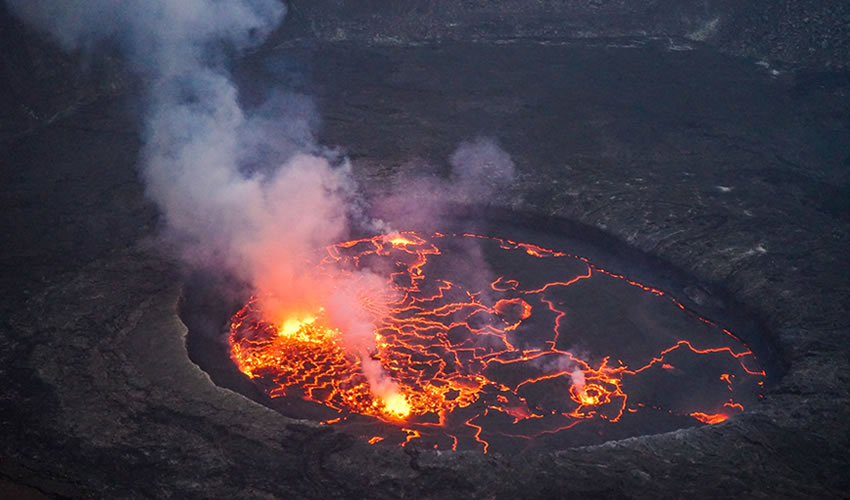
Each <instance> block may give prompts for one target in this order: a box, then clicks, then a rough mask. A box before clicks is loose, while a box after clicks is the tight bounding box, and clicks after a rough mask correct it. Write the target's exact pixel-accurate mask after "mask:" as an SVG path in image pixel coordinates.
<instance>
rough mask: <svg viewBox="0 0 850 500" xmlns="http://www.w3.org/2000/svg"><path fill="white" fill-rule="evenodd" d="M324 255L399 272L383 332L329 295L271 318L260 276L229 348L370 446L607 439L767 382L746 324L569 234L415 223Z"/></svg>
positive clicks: (373, 296) (724, 405)
mask: <svg viewBox="0 0 850 500" xmlns="http://www.w3.org/2000/svg"><path fill="white" fill-rule="evenodd" d="M312 265H314V266H315V269H316V272H319V273H321V272H322V271H323V269H328V268H331V267H332V268H334V269H344V270H346V272H348V273H350V277H351V280H352V281H353V282H354V283H355V285H354V286H357V285H356V283H357V282H358V279H359V278H358V276H359V274H358V273H360V272H362V271H364V270H368V271H369V272H370V273H373V274H374V273H376V272H382V273H383V275H384V278H385V280H386V287H384V288H380V289H376V288H374V286H373V285H369V286H366V285H364V286H363V287H362V288H361V289H360V290H359V293H360V299H361V301H362V303H363V306H364V308H365V309H366V310H368V311H371V316H372V323H373V324H374V345H373V347H372V348H371V349H370V350H369V351H368V352H358V351H356V350H354V349H352V348H351V346H350V342H346V339H345V332H341V331H339V330H337V329H334V328H332V327H330V326H328V321H327V318H326V317H325V312H324V309H320V310H317V311H315V314H312V315H310V316H308V317H304V316H303V315H302V316H296V315H295V313H294V312H293V313H292V316H291V317H289V318H287V319H285V320H279V321H273V320H271V319H269V315H267V314H264V309H263V304H264V300H263V296H262V292H260V293H258V295H256V296H254V297H252V299H251V300H250V301H249V302H248V303H247V304H246V305H245V306H244V307H243V308H242V309H241V310H239V311H238V312H237V313H236V314H235V315H234V316H233V318H232V319H231V326H230V336H229V343H230V356H231V358H232V359H233V361H234V362H235V363H236V365H237V366H238V368H239V370H240V371H241V372H242V373H244V374H245V375H247V376H248V377H250V378H251V379H252V380H253V381H254V382H255V383H256V384H257V385H258V386H259V387H261V388H262V389H263V391H264V392H265V394H267V395H268V396H269V397H270V398H273V399H277V398H280V399H283V400H289V401H293V402H294V401H301V403H300V405H301V406H300V407H301V408H302V414H301V415H298V414H297V413H298V412H297V411H296V415H293V416H300V417H304V416H306V415H308V414H309V415H310V416H311V417H312V418H314V419H317V420H320V421H322V422H323V423H325V424H329V425H333V426H334V427H336V428H338V429H340V430H344V431H345V432H348V433H351V434H354V435H358V436H360V437H362V438H363V439H366V440H368V442H369V443H370V444H377V443H383V444H396V445H402V446H405V445H407V444H409V443H411V442H413V443H416V445H417V446H421V447H427V448H434V449H451V450H458V449H477V450H480V451H483V452H485V453H486V452H488V451H493V450H496V451H500V452H511V451H519V450H524V449H532V448H542V449H558V448H564V447H570V446H577V445H584V444H592V443H599V442H603V441H608V440H612V439H621V438H625V437H628V436H634V435H643V434H652V433H659V432H665V431H669V430H674V429H678V428H682V427H691V426H694V425H702V424H714V423H718V422H722V421H724V420H726V419H727V418H729V417H730V416H733V415H736V414H738V413H740V412H742V411H743V410H744V408H745V407H746V406H748V405H751V404H753V403H755V402H756V401H757V400H758V398H759V397H760V392H761V390H762V388H763V385H764V379H765V372H764V370H763V369H762V367H761V366H760V363H759V362H758V361H757V360H756V358H755V356H754V355H753V353H752V351H751V350H750V349H749V348H748V347H747V346H746V345H745V344H744V343H743V342H741V340H740V339H738V338H737V337H736V336H735V334H734V333H733V332H731V331H730V330H728V329H725V328H723V327H721V326H719V325H717V324H715V323H714V322H713V321H711V320H708V319H705V318H703V317H701V316H699V315H698V314H697V313H695V312H693V311H691V310H689V309H688V308H687V307H686V306H684V305H683V304H682V303H681V302H680V301H679V300H677V299H676V298H674V297H673V296H671V295H670V294H668V293H665V292H664V291H662V290H659V289H656V288H653V287H650V286H646V285H644V284H641V283H639V282H637V281H634V280H630V279H629V278H628V277H626V276H623V275H621V274H617V273H616V272H613V271H609V270H607V269H603V268H601V267H598V266H597V265H595V264H594V263H593V262H591V260H589V259H587V258H585V257H581V256H576V255H572V254H569V253H565V252H562V251H559V250H553V249H547V248H543V247H541V246H537V245H535V244H531V243H522V242H517V241H512V240H509V239H502V238H495V237H487V236H480V235H476V234H470V233H459V234H442V233H433V234H425V233H414V232H405V233H395V234H392V235H379V236H375V237H371V238H364V239H359V240H352V241H347V242H343V243H339V244H337V245H333V246H330V247H328V248H327V249H326V252H322V253H320V254H319V255H317V256H316V257H315V258H314V259H313V264H312ZM278 316H279V315H278ZM375 363H378V364H379V365H380V368H381V370H382V374H381V378H379V379H375V378H374V377H369V376H368V375H367V373H366V372H368V371H370V370H371V371H374V368H370V366H373V365H375ZM294 404H295V405H296V406H297V405H298V404H299V403H297V402H296V403H294ZM305 405H308V406H305ZM308 407H309V411H307V412H304V410H303V409H304V408H308Z"/></svg>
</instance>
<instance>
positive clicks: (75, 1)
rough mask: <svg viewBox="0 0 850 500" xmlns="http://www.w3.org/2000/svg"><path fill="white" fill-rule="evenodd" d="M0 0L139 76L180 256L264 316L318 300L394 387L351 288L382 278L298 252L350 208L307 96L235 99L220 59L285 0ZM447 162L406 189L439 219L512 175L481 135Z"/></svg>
mask: <svg viewBox="0 0 850 500" xmlns="http://www.w3.org/2000/svg"><path fill="white" fill-rule="evenodd" d="M6 1H7V3H8V6H9V7H10V10H11V11H12V12H13V13H15V14H16V15H17V16H19V17H20V18H21V19H23V20H24V21H25V22H27V23H29V24H30V25H31V26H33V27H34V28H36V29H37V30H40V31H42V32H43V33H45V34H47V35H49V36H51V37H52V38H53V39H54V40H55V41H56V42H58V43H59V44H60V46H61V47H62V48H64V49H65V50H68V51H81V52H83V53H86V54H88V55H90V56H93V55H95V54H96V53H97V50H98V49H99V48H100V46H101V45H105V44H107V43H110V44H114V45H115V46H116V47H118V48H119V49H120V51H121V52H122V53H123V54H124V56H125V59H126V61H127V62H128V64H129V65H130V67H131V69H132V70H133V71H134V72H136V74H137V75H138V76H139V78H140V79H141V81H142V82H143V83H144V84H145V89H146V95H145V104H146V106H145V110H146V111H145V126H144V128H143V137H142V138H143V143H144V145H143V150H142V154H141V161H140V167H141V176H142V178H143V179H144V180H145V185H146V190H147V194H148V196H149V197H150V198H151V199H152V200H153V201H154V202H156V204H157V205H158V206H159V208H160V209H161V211H162V213H163V216H164V219H165V225H166V231H165V232H166V234H165V236H166V238H167V239H168V240H170V241H171V242H174V243H177V245H175V246H176V247H177V248H179V249H180V250H179V251H180V254H181V257H182V258H183V259H184V260H185V261H186V262H187V263H189V264H190V265H192V266H194V267H201V268H209V269H215V270H220V271H223V270H226V271H229V272H230V273H231V274H233V275H235V276H236V277H238V278H240V279H242V280H244V281H246V282H248V283H250V284H251V285H252V286H253V287H254V288H255V289H257V290H261V291H263V292H264V296H265V297H267V298H265V299H264V300H265V302H264V304H263V309H264V311H266V312H267V313H268V314H270V317H269V318H268V319H270V320H271V321H274V322H280V321H283V320H286V319H291V316H292V315H295V316H296V317H297V316H298V315H303V317H307V316H310V315H313V314H315V311H316V310H317V309H319V308H320V307H325V308H326V309H327V318H328V320H329V321H330V323H331V326H333V327H336V328H338V329H339V330H341V331H343V332H345V338H344V342H345V343H346V345H347V347H348V348H349V349H350V350H351V351H352V352H354V353H356V354H357V355H358V356H359V357H360V359H361V361H362V363H361V364H362V366H363V368H364V372H365V373H366V375H367V377H368V378H369V380H370V384H371V387H372V388H373V391H375V392H376V395H378V396H381V397H384V396H386V395H387V394H391V393H393V392H394V391H396V389H397V388H396V387H395V384H394V383H393V382H392V381H391V380H390V379H388V378H387V377H386V376H385V374H384V373H383V370H382V369H381V367H380V365H378V364H377V363H376V362H374V361H373V360H372V359H371V358H370V351H372V350H373V349H374V342H375V338H374V334H373V333H372V332H373V325H372V318H374V317H375V315H376V314H378V315H379V314H380V311H374V310H372V311H368V312H367V311H365V310H364V308H363V305H362V300H361V295H362V294H363V293H364V292H363V290H374V289H375V288H376V287H384V288H386V283H385V282H384V281H382V280H380V279H378V278H376V277H375V276H373V275H370V274H369V273H362V272H361V273H357V274H356V275H353V274H352V273H351V272H350V270H340V271H339V272H338V273H337V274H331V275H328V274H323V275H320V276H318V275H316V274H315V273H311V272H310V267H309V266H306V265H305V264H304V263H303V262H302V257H301V256H302V255H305V254H308V253H309V252H312V251H315V249H317V248H321V247H324V246H326V245H329V244H331V243H335V242H338V241H340V240H342V239H344V238H345V237H346V236H347V233H348V230H349V228H348V221H349V220H350V219H351V218H352V217H359V216H360V215H362V214H360V211H361V210H362V207H361V205H360V204H358V203H353V200H354V199H355V197H356V185H355V182H354V180H353V178H352V175H351V168H350V165H349V164H348V162H347V161H345V160H339V159H338V158H336V157H334V156H333V155H329V154H322V153H321V152H322V151H323V150H322V148H321V147H319V146H318V145H317V144H316V143H315V141H314V136H313V128H314V127H315V123H316V121H317V120H316V116H315V112H314V109H313V106H312V104H311V102H310V101H309V99H307V98H304V97H303V96H297V95H292V94H285V93H282V92H278V93H277V94H275V95H274V96H273V98H272V99H270V100H269V101H268V102H267V103H266V104H265V105H264V106H261V107H260V108H258V109H257V110H254V111H250V112H249V111H246V110H245V109H244V108H243V107H242V106H241V105H240V101H239V93H238V89H237V88H236V86H235V84H234V82H233V79H232V78H231V74H230V72H229V70H228V62H229V57H228V56H229V55H232V54H234V53H238V52H239V51H242V50H244V49H247V48H250V47H254V46H257V45H259V44H260V43H262V42H263V41H264V40H265V38H266V37H267V36H268V35H269V34H270V33H271V32H272V30H274V29H275V27H276V26H277V25H278V24H279V23H280V22H281V20H282V19H283V17H284V15H285V13H286V8H285V6H284V5H283V4H282V3H281V2H280V1H279V0H123V1H116V0H44V1H33V0H6ZM450 163H451V165H452V173H451V178H450V179H449V181H448V183H444V182H436V181H435V182H434V183H432V184H430V185H427V183H422V184H423V185H426V186H427V187H426V189H424V190H420V191H418V192H421V193H425V197H426V198H427V202H428V203H427V206H426V207H423V206H422V205H421V204H420V205H417V209H416V213H418V214H425V216H427V217H433V218H439V215H441V213H440V209H439V208H438V207H441V206H443V205H444V204H445V202H446V201H449V202H451V201H454V202H480V201H481V200H483V199H485V198H486V197H487V196H489V195H490V194H491V192H492V190H493V189H494V188H495V186H497V185H501V184H504V183H506V182H509V181H510V180H511V179H512V178H513V175H514V174H513V163H512V161H511V160H510V157H509V156H508V155H507V154H506V153H504V151H502V150H501V149H500V148H499V147H498V146H497V145H496V144H495V143H494V142H493V141H490V140H486V139H478V140H476V141H473V142H470V143H463V144H461V146H460V147H459V148H458V150H457V151H456V152H455V153H454V154H453V155H452V156H451V158H450ZM408 196H409V193H405V194H402V195H398V196H397V197H396V199H390V200H388V201H387V204H388V206H390V207H391V208H392V205H393V204H396V205H397V206H396V207H395V209H394V210H391V211H394V212H395V213H399V212H403V210H400V207H401V206H402V205H404V206H411V205H410V200H409V198H408V199H404V198H405V197H408ZM402 200H404V201H402ZM428 207H430V210H429V209H428ZM396 220H399V221H400V222H404V223H409V222H411V220H410V218H409V217H407V218H405V217H400V218H398V217H397V218H396ZM413 222H415V221H413ZM381 294H383V295H384V296H387V295H386V290H383V291H382V292H381ZM276 315H279V316H276ZM284 315H285V316H287V317H284Z"/></svg>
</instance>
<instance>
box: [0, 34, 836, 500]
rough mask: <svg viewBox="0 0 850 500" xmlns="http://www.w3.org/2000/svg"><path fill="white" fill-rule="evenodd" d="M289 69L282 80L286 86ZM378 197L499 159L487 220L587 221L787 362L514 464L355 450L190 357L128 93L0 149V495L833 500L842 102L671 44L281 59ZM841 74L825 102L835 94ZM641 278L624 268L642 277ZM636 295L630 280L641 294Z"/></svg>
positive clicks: (416, 50)
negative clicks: (727, 300) (723, 391)
mask: <svg viewBox="0 0 850 500" xmlns="http://www.w3.org/2000/svg"><path fill="white" fill-rule="evenodd" d="M281 68H286V69H287V71H280V69H281ZM237 74H238V75H239V78H240V80H242V81H243V83H244V86H243V88H244V99H245V100H246V101H248V102H250V101H251V100H252V99H255V98H257V97H258V96H259V94H260V88H259V87H256V86H254V85H252V84H251V83H252V82H255V81H261V80H268V79H271V80H275V79H276V81H278V83H280V84H281V85H285V86H287V87H289V88H291V89H295V90H303V91H309V92H310V93H312V94H314V95H316V97H317V102H318V107H319V110H320V113H321V116H322V117H323V120H324V121H323V124H322V126H321V129H320V130H321V142H322V143H324V144H329V145H338V146H340V147H341V148H343V149H344V150H345V152H347V154H348V155H349V156H350V157H351V158H352V159H353V162H354V168H355V171H356V173H357V176H358V178H359V179H360V180H361V184H362V186H363V187H364V189H365V191H366V194H367V195H368V196H370V197H373V198H374V197H378V196H380V195H381V193H384V192H387V191H389V190H390V189H391V188H392V185H393V183H394V182H396V180H397V179H398V178H399V177H398V176H399V175H403V174H405V173H407V172H409V171H411V170H417V171H421V165H422V164H423V163H428V164H431V165H434V166H435V168H434V173H435V174H439V173H440V168H441V165H445V161H446V158H447V157H448V155H449V154H450V153H451V151H452V150H453V149H454V148H455V146H456V145H457V143H458V142H459V141H461V140H465V139H470V138H474V137H476V136H478V135H488V136H492V137H495V138H496V139H497V140H498V141H499V142H500V143H501V145H502V147H503V148H504V149H505V150H506V151H508V152H509V153H510V154H511V155H512V156H513V158H514V160H515V162H516V164H517V168H518V170H519V171H520V179H519V181H518V182H516V183H515V185H514V186H513V187H512V188H511V189H509V190H506V191H504V192H501V193H500V194H499V195H497V196H494V197H493V198H492V199H491V200H489V203H490V205H491V206H492V207H493V208H499V209H508V210H515V211H520V212H527V213H536V214H540V215H543V216H558V217H563V218H566V219H571V220H574V221H577V222H579V223H582V224H586V225H588V226H592V227H596V228H598V229H600V230H602V231H604V232H605V233H607V234H610V235H612V236H613V237H616V238H618V239H620V240H622V241H624V242H626V243H628V244H629V245H631V246H633V247H635V248H637V249H639V250H641V251H644V252H647V253H649V254H653V255H655V256H657V257H658V258H660V259H663V260H664V261H667V262H668V263H670V264H671V265H672V266H675V267H677V268H681V269H684V270H687V271H688V273H690V274H691V275H693V276H695V277H696V279H697V282H695V283H693V284H690V286H692V288H691V289H692V290H695V289H700V290H704V291H706V293H708V295H707V296H706V297H710V296H711V294H712V293H714V290H721V289H722V290H728V292H729V294H730V296H731V298H732V299H734V300H736V301H738V302H740V303H742V304H743V305H744V306H745V307H747V308H748V309H749V310H751V311H752V312H753V313H754V314H755V315H757V316H758V317H759V318H761V319H762V320H763V322H764V324H765V327H766V329H767V331H769V332H771V333H772V335H774V338H773V341H775V343H776V345H777V346H778V350H777V352H776V353H775V356H776V359H777V363H778V364H780V365H782V366H783V367H785V368H787V372H786V374H785V376H784V377H783V378H782V379H781V380H777V381H774V382H773V383H772V384H769V385H768V387H767V390H766V391H765V397H764V399H763V400H762V401H761V402H760V403H758V404H755V405H753V406H752V407H751V408H747V412H745V413H743V414H741V415H738V416H736V417H734V418H731V419H729V420H727V421H726V422H723V423H721V424H717V425H712V426H704V427H700V428H694V429H685V430H679V431H674V432H671V433H667V434H661V435H655V436H647V437H637V438H630V439H626V440H622V441H614V442H608V443H604V444H601V445H596V446H591V447H586V448H574V449H567V450H562V451H555V452H536V453H530V454H526V455H522V456H502V455H498V454H495V453H494V454H488V455H482V454H481V453H480V452H477V451H472V452H458V453H438V452H434V451H429V450H425V449H415V448H408V449H402V448H400V447H398V448H395V447H386V448H384V447H374V446H371V445H369V444H367V443H366V442H364V441H360V440H356V439H353V438H351V437H350V436H347V435H345V434H343V433H339V432H335V431H333V430H331V429H329V428H327V427H324V426H319V425H314V424H311V423H308V422H306V421H295V420H292V419H289V418H286V417H284V416H282V415H280V414H278V413H276V412H273V411H271V410H269V409H267V408H265V407H263V406H261V405H259V404H257V403H255V402H253V401H251V400H249V399H247V398H245V397H243V396H241V395H239V394H236V393H234V392H232V391H230V390H227V389H222V388H220V387H218V386H216V385H215V384H214V383H213V382H212V381H211V380H210V378H209V377H208V376H207V375H206V373H204V372H203V371H201V370H200V369H199V368H198V367H197V366H196V365H195V364H193V363H192V362H191V361H190V360H189V359H188V357H187V353H186V347H185V334H186V328H185V326H184V325H183V324H182V323H181V321H180V320H179V318H178V316H177V311H178V302H179V300H180V296H181V291H182V287H183V283H184V276H183V274H182V273H181V272H180V270H179V269H178V268H177V266H176V265H175V263H174V262H172V261H170V260H169V259H168V258H167V257H164V256H162V254H161V253H160V252H159V251H158V250H157V248H156V244H155V239H154V238H153V236H154V235H155V234H156V228H157V224H158V221H157V216H156V212H155V210H154V208H153V207H152V205H151V204H150V203H149V202H147V201H145V199H144V193H143V187H142V186H141V184H140V182H139V181H138V179H137V174H136V170H135V162H136V155H137V153H138V149H139V139H138V137H139V135H138V128H137V127H138V125H137V124H138V116H137V112H136V109H135V107H134V106H133V105H132V104H131V102H132V98H131V96H126V97H125V98H123V99H115V100H110V101H101V102H95V103H93V104H91V105H89V106H87V107H85V108H84V109H82V110H81V111H79V112H78V113H76V114H74V115H71V116H68V117H66V118H63V119H60V120H57V121H55V122H54V123H52V124H50V125H49V126H46V127H44V128H41V129H38V130H36V131H33V132H32V133H30V134H28V135H25V136H22V137H20V138H18V139H16V140H15V141H14V142H12V143H10V144H7V145H5V146H4V149H3V151H2V154H0V163H2V165H3V168H2V169H0V186H2V188H0V189H2V193H3V196H2V204H3V206H2V208H3V212H4V217H3V218H2V221H1V222H0V224H2V232H3V234H4V235H5V236H6V239H5V241H6V244H5V245H4V246H3V247H2V250H0V265H2V269H3V280H0V287H2V292H3V297H4V298H5V300H4V302H3V304H2V306H0V308H2V311H3V315H2V323H0V324H2V330H1V331H0V343H1V344H0V345H2V349H0V373H2V376H3V379H4V384H5V385H4V391H3V392H2V394H0V432H2V436H3V439H2V447H0V457H2V462H0V488H6V490H7V491H15V492H16V493H20V495H19V496H23V495H29V496H30V497H31V498H43V497H45V496H48V497H49V496H66V497H84V496H98V497H142V498H143V497H156V498H163V497H169V496H170V497H176V498H210V497H227V498H258V497H260V498H262V497H317V498H319V497H320V498H334V497H370V498H394V497H400V496H408V497H416V498H429V497H430V498H437V497H439V498H445V497H464V498H469V497H495V498H509V497H516V496H523V497H532V496H538V497H546V496H549V497H551V496H568V495H576V494H584V495H591V496H600V497H606V498H612V497H630V498H631V497H658V496H669V495H671V494H672V492H675V494H676V495H677V496H687V495H689V494H695V495H698V496H702V497H705V496H714V497H720V496H729V495H739V496H746V497H775V496H777V495H779V496H784V497H811V496H816V495H821V496H824V495H825V496H839V495H842V494H844V492H846V491H847V488H848V487H850V484H848V479H847V478H846V475H845V474H844V471H846V468H847V466H848V465H850V457H848V452H847V451H846V450H847V449H848V447H850V433H848V426H847V421H848V418H850V401H848V395H849V394H850V391H849V390H848V382H850V380H848V377H849V376H850V366H848V365H849V364H850V363H848V359H850V356H848V354H850V353H848V344H847V342H846V339H845V337H846V335H847V333H848V330H850V320H848V319H847V315H846V312H847V304H848V295H850V287H848V285H847V283H846V276H847V275H848V271H850V263H848V261H847V258H846V256H847V255H850V233H848V230H850V205H848V201H847V200H848V199H850V196H849V195H848V194H850V177H848V173H849V172H850V121H848V119H847V116H848V110H850V98H848V92H850V89H848V88H847V87H846V85H845V84H842V83H841V82H842V81H843V80H836V81H831V80H829V79H826V80H824V79H822V78H814V79H812V78H807V77H806V75H803V74H793V73H782V72H772V71H771V70H770V68H764V67H762V66H758V65H756V64H755V63H754V62H753V61H748V60H743V59H734V58H729V57H726V56H722V55H718V54H716V53H714V52H711V51H708V50H703V49H700V48H698V47H696V48H694V47H691V46H689V45H687V44H676V43H667V42H666V41H665V42H660V41H658V40H654V41H653V40H610V41H594V42H587V43H582V44H535V43H532V42H514V43H506V44H498V43H489V44H474V43H472V44H462V43H453V44H443V45H433V46H430V45H423V46H404V47H402V46H390V45H384V46H366V45H354V44H345V43H339V44H322V45H311V46H298V45H290V46H281V47H278V48H274V49H264V50H262V51H258V52H256V53H254V54H252V55H251V56H249V57H248V58H246V59H244V60H242V61H241V64H240V67H239V69H238V72H237ZM842 85H844V86H842ZM636 278H640V277H639V276H636ZM647 284H649V285H651V284H652V283H651V282H648V283H647Z"/></svg>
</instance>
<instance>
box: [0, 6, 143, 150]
mask: <svg viewBox="0 0 850 500" xmlns="http://www.w3.org/2000/svg"><path fill="white" fill-rule="evenodd" d="M128 83H129V82H128V78H127V75H126V73H125V71H124V69H123V67H122V64H121V62H120V61H119V60H118V59H116V58H114V57H108V56H104V55H103V54H101V55H99V56H98V57H97V59H89V58H86V57H83V56H81V55H79V54H77V55H74V56H70V55H68V54H64V53H62V52H61V51H59V50H58V49H57V47H56V46H55V45H54V44H53V43H51V42H49V41H46V40H44V39H42V38H41V37H40V36H39V35H38V34H37V33H34V32H33V31H32V30H30V29H28V28H26V27H25V26H24V25H23V24H22V23H21V22H20V21H19V20H18V19H16V18H15V17H13V16H12V15H11V13H9V11H8V9H7V7H6V4H5V2H0V144H3V142H5V141H7V140H9V139H10V138H13V137H15V136H18V135H21V134H23V133H26V132H28V131H31V130H33V129H35V128H37V127H39V126H44V125H49V124H50V123H52V122H54V121H56V120H57V119H60V118H62V117H64V116H67V115H68V114H70V113H72V112H74V111H75V110H77V109H78V108H79V107H80V106H81V105H82V104H85V103H88V102H92V101H93V100H95V99H96V98H97V97H98V96H110V95H112V96H114V95H116V94H117V93H119V92H121V91H125V90H126V87H127V85H128Z"/></svg>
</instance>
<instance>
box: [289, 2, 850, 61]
mask: <svg viewBox="0 0 850 500" xmlns="http://www.w3.org/2000/svg"><path fill="white" fill-rule="evenodd" d="M290 7H291V11H290V16H289V18H288V20H287V21H286V24H285V29H284V30H283V31H281V32H280V33H279V36H281V37H292V36H296V37H297V36H303V37H308V38H320V39H323V40H359V41H364V42H377V43H411V42H423V41H435V40H479V41H483V40H489V41H494V40H501V41H505V40H516V39H537V40H547V41H550V42H557V41H559V40H564V39H574V38H618V37H635V36H639V37H656V38H660V39H669V40H668V43H670V44H676V43H686V42H682V41H678V42H676V41H674V39H685V40H688V41H693V42H705V43H708V44H709V45H713V46H716V47H719V48H720V49H721V50H724V51H726V52H728V53H732V54H737V55H746V56H749V57H755V58H759V59H766V60H770V61H777V62H781V63H785V64H792V65H797V66H803V67H814V68H843V67H847V66H848V65H850V4H847V3H846V2H832V1H828V0H805V1H797V0H782V1H778V2H762V1H758V0H546V1H544V0H538V1H526V0H507V1H499V2H490V1H483V0H461V1H457V0H428V1H421V0H396V1H392V2H387V1H382V0H371V1H358V2H353V1H345V0H309V1H300V0H295V1H292V2H290Z"/></svg>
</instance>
